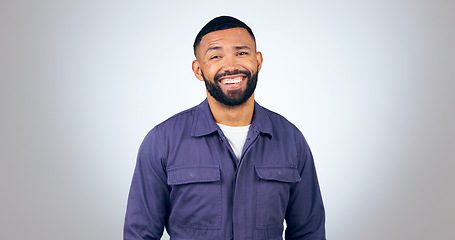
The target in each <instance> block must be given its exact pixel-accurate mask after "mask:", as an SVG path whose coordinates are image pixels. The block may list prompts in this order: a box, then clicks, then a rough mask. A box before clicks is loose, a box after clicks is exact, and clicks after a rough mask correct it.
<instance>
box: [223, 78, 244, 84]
mask: <svg viewBox="0 0 455 240" xmlns="http://www.w3.org/2000/svg"><path fill="white" fill-rule="evenodd" d="M242 80H243V77H236V78H226V79H223V80H222V83H223V84H235V83H239V82H241V81H242Z"/></svg>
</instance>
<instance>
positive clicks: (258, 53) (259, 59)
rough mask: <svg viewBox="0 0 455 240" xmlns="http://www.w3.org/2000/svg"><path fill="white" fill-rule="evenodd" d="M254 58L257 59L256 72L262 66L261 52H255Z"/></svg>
mask: <svg viewBox="0 0 455 240" xmlns="http://www.w3.org/2000/svg"><path fill="white" fill-rule="evenodd" d="M256 59H257V61H258V72H259V71H261V68H262V60H263V59H262V53H261V52H256Z"/></svg>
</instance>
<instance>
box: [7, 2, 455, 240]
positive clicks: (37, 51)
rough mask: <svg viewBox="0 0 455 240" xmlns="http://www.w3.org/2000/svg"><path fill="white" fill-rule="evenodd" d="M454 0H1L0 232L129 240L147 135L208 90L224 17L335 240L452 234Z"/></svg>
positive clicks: (46, 239) (454, 215)
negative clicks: (211, 34) (253, 59)
mask: <svg viewBox="0 0 455 240" xmlns="http://www.w3.org/2000/svg"><path fill="white" fill-rule="evenodd" d="M454 12H455V3H454V1H443V0H412V1H411V0H409V1H406V0H393V1H392V0H382V1H373V0H362V1H361V0H357V1H354V0H345V1H333V0H326V1H248V2H247V1H215V0H212V1H180V2H177V1H166V2H164V1H100V0H91V1H88V0H87V1H83V0H80V1H74V0H68V1H58V0H55V1H51V0H43V1H31V0H29V1H27V0H18V1H5V0H2V1H0V79H1V87H0V107H1V108H0V120H1V125H0V131H1V132H0V150H1V151H0V154H1V155H0V158H1V162H0V190H1V195H0V239H43V240H54V239H69V240H72V239H74V240H80V239H121V238H122V237H121V236H122V228H123V218H124V214H125V207H126V200H127V195H128V191H129V184H130V181H131V177H132V173H133V168H134V165H135V158H136V153H137V149H138V147H139V144H140V143H141V141H142V139H143V137H144V136H145V134H146V133H147V132H148V131H149V130H150V129H151V128H152V127H153V126H154V125H156V124H157V123H159V122H161V121H163V120H165V119H166V118H167V117H169V116H171V115H173V114H175V113H176V112H179V111H181V110H184V109H186V108H189V107H191V106H193V105H196V104H198V103H199V102H201V101H202V100H203V99H204V97H205V87H204V85H203V83H202V82H199V81H198V80H197V79H196V78H195V77H194V75H193V73H192V71H191V61H192V60H193V58H194V57H193V55H192V42H193V40H194V37H195V35H196V33H197V32H198V31H199V30H200V28H201V27H202V26H203V25H204V24H205V23H206V22H208V21H209V20H210V19H212V18H213V17H215V16H218V15H221V14H229V15H233V16H236V17H239V18H240V19H242V20H244V21H245V22H246V23H247V24H249V25H250V26H251V27H252V29H253V31H254V32H255V34H256V37H257V44H258V49H259V50H260V51H262V52H263V55H264V65H263V68H262V71H261V73H260V74H259V75H260V76H259V84H258V88H257V93H256V98H257V100H258V102H259V103H260V104H262V105H263V106H266V107H268V108H269V109H271V110H274V111H277V112H279V113H281V114H282V115H284V116H285V117H286V118H288V119H289V120H290V121H292V122H293V123H294V124H296V125H297V126H298V127H299V128H300V129H301V130H302V132H303V133H304V135H305V136H306V138H307V140H308V142H309V144H310V147H311V148H312V150H313V153H314V157H315V161H316V165H317V171H318V174H319V178H320V185H321V189H322V193H323V198H324V201H325V206H326V211H327V235H328V238H329V239H333V240H361V239H362V240H363V239H369V240H384V239H387V240H394V239H397V240H398V239H400V240H401V239H412V240H416V239H419V240H420V239H421V240H428V239H453V236H452V235H453V234H452V233H453V228H454V227H455V207H454V202H455V187H454V183H455V174H454V173H453V172H454V170H455V163H454V161H455V155H454V153H453V149H454V148H455V127H454V122H455V104H454V103H455V47H454V43H455V27H454V23H455V14H454Z"/></svg>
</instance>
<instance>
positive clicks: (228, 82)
mask: <svg viewBox="0 0 455 240" xmlns="http://www.w3.org/2000/svg"><path fill="white" fill-rule="evenodd" d="M196 59H197V60H195V61H194V62H193V71H194V73H195V75H196V77H197V78H198V79H199V80H201V81H204V82H205V85H206V87H207V91H208V92H209V94H210V95H211V96H212V97H213V98H214V99H215V100H217V101H218V102H220V103H222V104H224V105H226V106H238V105H241V104H243V103H244V102H245V101H247V100H248V99H250V98H251V96H252V95H253V93H254V90H255V88H256V83H257V76H258V72H259V70H260V68H261V64H262V55H261V53H260V52H256V46H255V42H254V39H253V38H252V37H251V36H250V34H249V33H248V31H247V30H246V29H244V28H231V29H226V30H220V31H215V32H211V33H208V34H207V35H205V36H204V37H203V38H202V40H201V42H200V44H199V46H198V47H197V49H196Z"/></svg>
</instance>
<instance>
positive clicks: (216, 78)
mask: <svg viewBox="0 0 455 240" xmlns="http://www.w3.org/2000/svg"><path fill="white" fill-rule="evenodd" d="M236 74H245V75H246V76H247V77H248V78H251V72H250V71H248V70H244V69H236V70H234V71H224V72H219V73H217V74H216V75H215V76H214V77H213V80H215V81H218V80H219V79H220V78H222V77H225V76H230V75H236Z"/></svg>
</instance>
